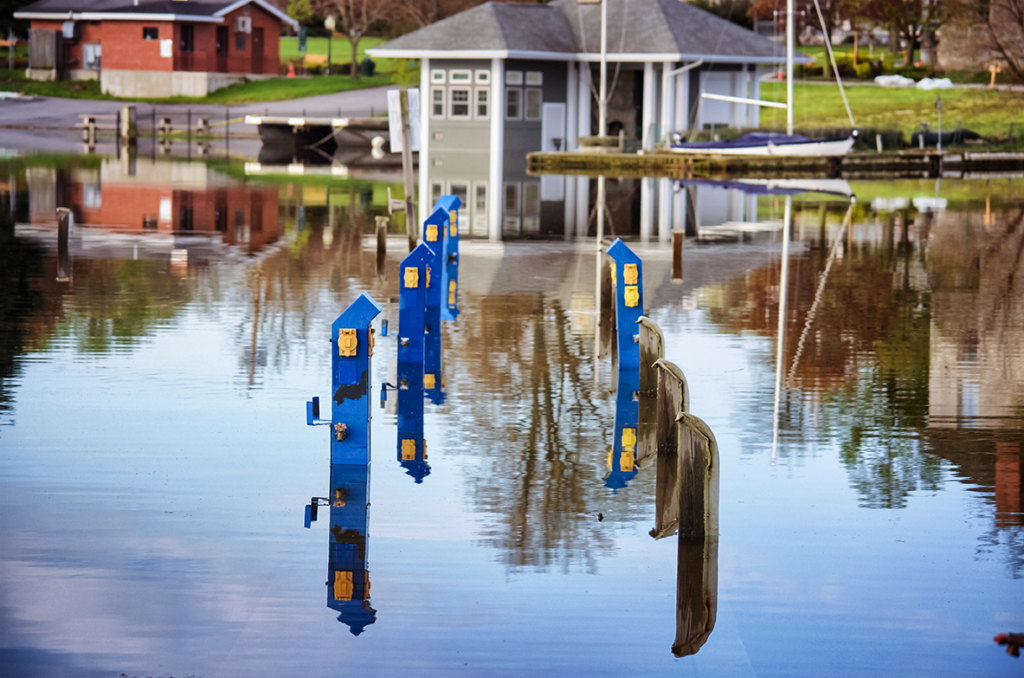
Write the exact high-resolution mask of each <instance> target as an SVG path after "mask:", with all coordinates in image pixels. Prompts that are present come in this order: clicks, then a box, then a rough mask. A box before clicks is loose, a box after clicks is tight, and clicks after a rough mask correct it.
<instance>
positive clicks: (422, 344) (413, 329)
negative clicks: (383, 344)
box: [396, 243, 436, 483]
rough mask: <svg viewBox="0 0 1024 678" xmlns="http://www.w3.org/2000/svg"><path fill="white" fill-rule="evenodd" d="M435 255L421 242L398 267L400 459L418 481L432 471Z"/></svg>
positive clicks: (397, 385) (407, 470)
mask: <svg viewBox="0 0 1024 678" xmlns="http://www.w3.org/2000/svg"><path fill="white" fill-rule="evenodd" d="M434 258H435V255H434V252H433V250H431V248H430V247H429V246H427V244H426V243H420V244H419V245H418V246H417V247H416V249H414V250H413V251H412V252H410V253H409V255H408V256H407V257H406V258H405V259H403V260H402V265H401V270H400V271H399V297H398V303H399V306H398V383H397V384H396V387H397V388H398V461H399V462H400V463H401V465H402V466H403V467H404V468H405V469H406V472H407V473H408V474H409V475H411V476H412V477H413V478H414V479H415V480H416V482H417V483H419V482H422V481H423V478H424V477H425V476H426V475H427V474H428V473H430V468H429V467H428V466H427V464H426V444H425V443H424V440H423V407H424V405H423V381H424V372H423V370H424V367H423V365H424V356H425V353H426V346H427V342H426V335H425V327H426V317H427V298H428V295H429V292H430V288H429V287H428V284H427V276H428V273H427V272H428V270H429V269H430V264H431V262H433V261H434ZM431 282H434V281H431ZM435 286H436V283H435Z"/></svg>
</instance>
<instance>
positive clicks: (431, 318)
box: [423, 208, 449, 404]
mask: <svg viewBox="0 0 1024 678" xmlns="http://www.w3.org/2000/svg"><path fill="white" fill-rule="evenodd" d="M448 218H449V217H448V210H446V209H444V208H438V209H436V210H434V212H433V213H432V214H431V215H430V216H429V217H427V220H426V221H425V222H423V242H424V243H426V245H427V246H428V247H430V251H431V257H430V262H429V264H428V266H427V276H426V285H427V290H426V302H425V303H426V311H425V315H424V326H423V332H424V345H423V388H424V389H425V390H426V392H427V395H428V397H429V398H430V400H431V402H434V403H435V404H441V403H442V402H444V394H443V392H442V390H441V382H442V378H441V304H442V296H443V295H442V291H441V290H442V288H441V285H442V284H443V282H444V281H443V277H444V263H445V262H444V252H445V245H446V241H447V233H448Z"/></svg>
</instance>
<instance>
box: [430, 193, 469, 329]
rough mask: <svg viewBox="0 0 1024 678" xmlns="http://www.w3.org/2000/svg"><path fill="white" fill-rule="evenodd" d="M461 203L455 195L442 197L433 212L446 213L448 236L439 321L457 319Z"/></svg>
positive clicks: (446, 239)
mask: <svg viewBox="0 0 1024 678" xmlns="http://www.w3.org/2000/svg"><path fill="white" fill-rule="evenodd" d="M460 207H462V201H461V200H459V198H458V196H455V195H442V196H441V198H440V199H439V200H438V201H437V203H435V204H434V210H435V211H436V210H438V209H443V210H445V211H447V212H448V236H447V237H446V238H445V255H444V274H443V275H442V276H441V319H442V320H446V321H449V322H451V321H454V320H455V319H456V318H458V317H459V208H460Z"/></svg>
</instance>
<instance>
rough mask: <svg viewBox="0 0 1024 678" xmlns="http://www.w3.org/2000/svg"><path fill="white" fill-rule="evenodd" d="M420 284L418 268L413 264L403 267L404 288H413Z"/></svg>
mask: <svg viewBox="0 0 1024 678" xmlns="http://www.w3.org/2000/svg"><path fill="white" fill-rule="evenodd" d="M419 286H420V270H419V269H418V268H416V267H415V266H406V267H405V288H406V289H409V290H414V289H416V288H417V287H419Z"/></svg>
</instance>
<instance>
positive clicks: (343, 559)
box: [327, 464, 377, 636]
mask: <svg viewBox="0 0 1024 678" xmlns="http://www.w3.org/2000/svg"><path fill="white" fill-rule="evenodd" d="M369 475H370V467H369V465H368V464H367V465H363V464H356V465H352V464H331V485H330V487H331V499H330V502H331V504H330V511H331V518H330V530H329V532H330V538H329V539H330V546H329V555H328V561H327V607H329V608H331V609H332V610H335V611H337V612H338V621H340V622H342V623H343V624H345V625H346V626H348V627H349V630H350V631H351V632H352V635H354V636H358V635H359V634H360V633H362V632H363V631H364V630H365V629H366V627H367V626H369V625H370V624H372V623H374V622H375V621H377V611H376V610H374V609H373V608H372V607H371V606H370V570H369V567H368V566H367V562H368V559H367V551H368V550H369V543H370V539H369V534H370V532H369V525H370V517H369V508H370V494H369V492H370V490H369V488H370V484H369Z"/></svg>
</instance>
